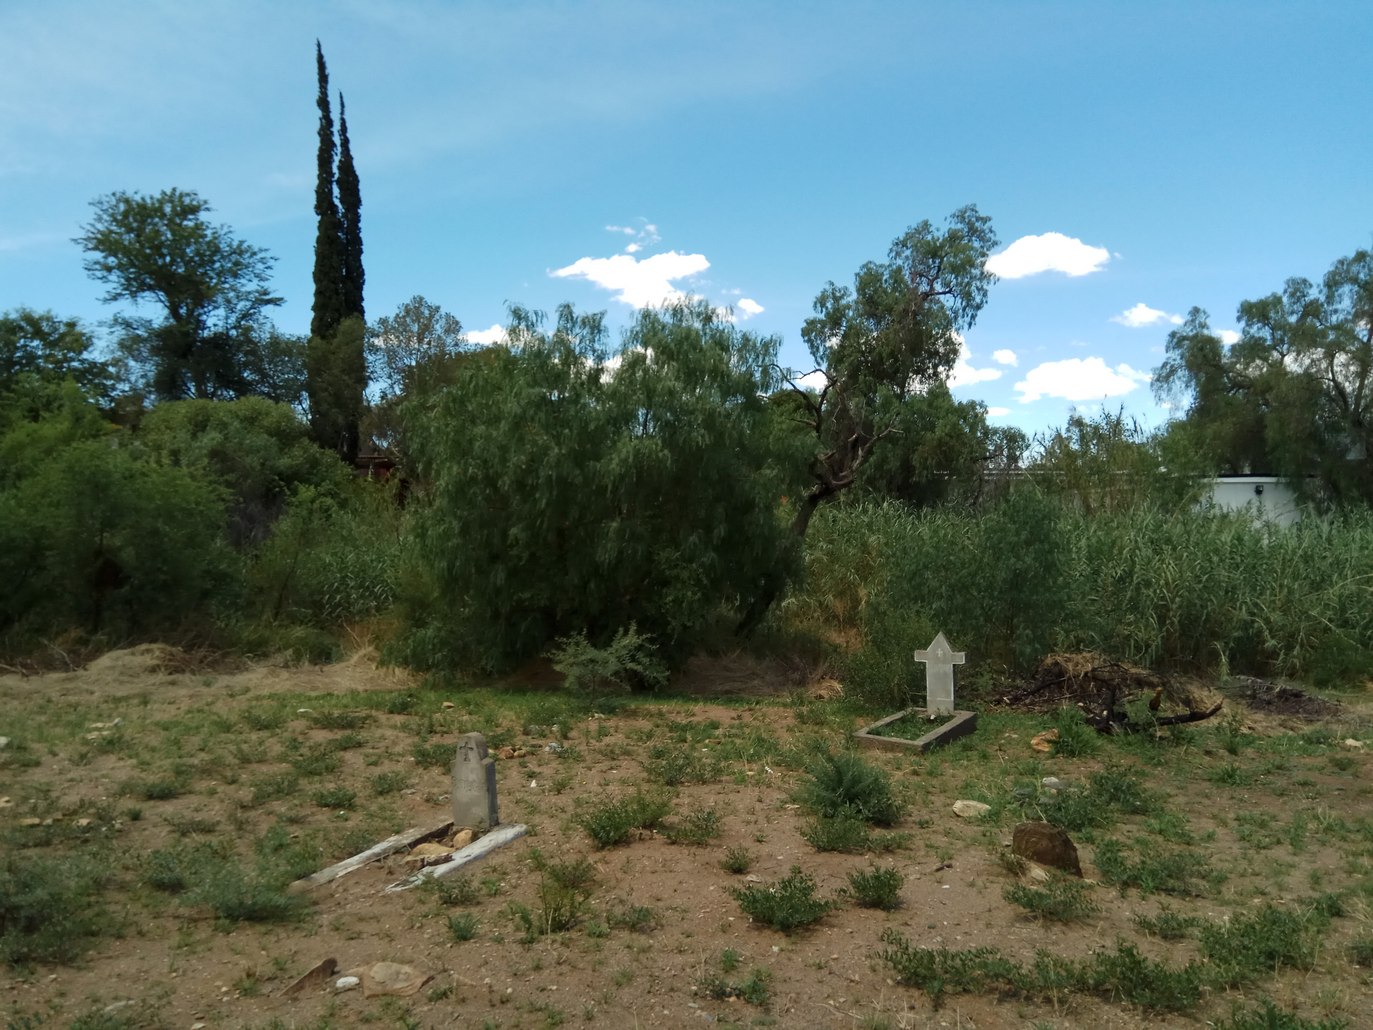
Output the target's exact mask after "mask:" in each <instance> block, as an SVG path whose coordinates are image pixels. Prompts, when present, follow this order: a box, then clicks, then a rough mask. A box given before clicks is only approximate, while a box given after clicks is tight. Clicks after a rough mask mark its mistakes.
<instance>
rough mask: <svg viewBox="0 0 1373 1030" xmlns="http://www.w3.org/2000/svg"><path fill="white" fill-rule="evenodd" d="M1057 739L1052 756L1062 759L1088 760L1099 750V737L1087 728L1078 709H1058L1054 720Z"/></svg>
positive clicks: (1084, 718) (1095, 732)
mask: <svg viewBox="0 0 1373 1030" xmlns="http://www.w3.org/2000/svg"><path fill="white" fill-rule="evenodd" d="M1054 729H1056V730H1058V739H1057V740H1055V741H1054V742H1053V744H1054V754H1056V755H1062V756H1063V757H1064V758H1089V757H1091V756H1092V755H1094V754H1096V753H1097V752H1098V751H1100V750H1101V735H1100V734H1099V733H1097V731H1096V730H1095V729H1094V728H1093V727H1091V726H1089V725H1088V724H1087V721H1086V717H1085V716H1084V715H1083V714H1082V711H1081V709H1078V708H1060V709H1059V710H1058V715H1057V716H1055V718H1054Z"/></svg>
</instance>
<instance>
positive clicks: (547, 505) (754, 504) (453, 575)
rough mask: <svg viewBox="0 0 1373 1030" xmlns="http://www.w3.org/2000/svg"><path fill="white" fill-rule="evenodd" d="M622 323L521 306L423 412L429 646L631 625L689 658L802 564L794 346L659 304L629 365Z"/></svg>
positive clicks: (513, 644) (436, 652)
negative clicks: (787, 449) (784, 506)
mask: <svg viewBox="0 0 1373 1030" xmlns="http://www.w3.org/2000/svg"><path fill="white" fill-rule="evenodd" d="M603 336H604V331H603V328H602V324H601V320H600V318H599V317H595V316H593V317H586V316H580V317H579V316H576V315H574V314H573V313H572V312H571V310H570V309H564V310H563V311H562V312H561V313H560V316H559V320H558V324H557V326H556V328H555V329H554V330H553V331H552V332H551V333H545V332H544V331H543V330H542V329H540V328H539V327H538V325H537V324H536V322H535V321H533V320H531V319H529V318H527V317H519V318H517V319H516V324H515V326H514V327H513V328H512V330H511V345H510V346H509V347H503V348H496V349H493V350H491V351H488V352H483V353H482V354H480V355H477V356H475V357H474V359H473V360H472V362H471V363H470V367H468V368H466V369H465V371H464V374H463V375H462V376H461V377H460V378H459V379H458V380H457V381H456V382H455V383H454V384H453V385H452V386H450V387H448V388H447V389H446V390H445V391H444V392H443V393H442V395H441V396H440V397H439V398H438V399H437V401H436V402H435V403H434V404H433V406H432V409H429V410H426V411H424V412H422V413H421V414H420V415H418V416H416V417H414V418H410V417H409V415H407V419H408V424H409V425H410V426H412V427H413V430H414V432H413V434H412V442H413V444H414V454H415V456H416V458H417V464H418V473H419V476H420V478H421V479H422V480H424V481H426V482H427V484H428V489H427V493H426V496H427V498H428V503H427V504H425V505H423V506H421V508H420V511H419V520H418V541H419V545H420V556H421V567H422V568H424V569H425V570H427V571H428V574H429V575H428V579H429V584H428V587H427V588H426V587H425V584H424V583H423V582H420V583H418V584H415V586H416V588H417V590H416V596H414V597H408V596H407V601H408V603H407V610H408V611H409V613H410V621H411V624H412V626H413V627H414V630H415V632H413V633H412V635H411V637H410V640H409V644H408V646H407V647H406V648H405V649H404V656H405V657H406V658H407V659H408V660H409V661H410V662H412V663H414V664H419V665H428V666H455V665H467V666H481V667H486V668H500V667H504V666H508V665H509V664H511V663H513V662H516V661H518V660H520V659H523V658H528V657H532V656H534V655H537V654H539V653H541V652H542V651H544V650H545V649H546V648H547V647H548V646H549V645H550V644H551V643H552V642H553V641H554V640H556V639H558V638H560V637H567V636H568V635H570V634H574V633H578V632H582V633H584V634H585V637H586V639H587V640H588V641H589V642H590V644H591V645H593V646H596V647H605V646H606V645H607V644H609V643H610V642H611V641H612V639H613V638H614V636H615V634H616V633H619V632H622V631H623V630H624V629H625V627H628V626H629V625H631V623H633V624H636V625H637V626H638V629H639V630H640V631H641V632H642V633H643V634H644V635H646V636H651V637H652V638H653V640H654V641H655V643H656V644H657V646H658V647H659V649H660V653H661V654H662V655H663V657H664V658H665V659H666V660H668V661H669V662H670V661H672V660H675V659H680V658H681V657H683V656H684V655H685V654H686V653H688V652H689V651H690V649H691V648H692V647H693V646H694V645H695V644H696V643H697V642H699V641H700V640H701V639H702V637H703V635H704V633H705V632H706V631H707V630H708V628H709V627H710V625H711V624H712V622H713V621H714V620H715V618H716V616H717V615H718V614H719V613H721V611H722V610H723V611H733V612H739V611H742V610H744V609H746V608H747V607H748V604H749V602H750V601H751V600H752V599H753V598H754V597H756V596H758V594H759V591H761V590H762V589H763V586H764V581H765V580H767V578H768V577H769V576H773V575H775V574H778V573H779V570H780V569H781V567H782V566H783V565H784V564H785V556H786V555H787V554H788V553H790V552H791V548H792V545H791V542H790V538H789V537H788V535H787V533H786V531H785V529H784V527H783V526H782V524H781V520H780V518H779V517H778V505H779V503H780V499H781V497H782V496H783V495H784V494H785V493H786V492H787V488H786V481H785V477H784V475H783V472H782V469H783V468H784V464H783V463H782V462H781V461H779V460H778V455H779V454H780V453H781V448H783V447H784V446H789V445H787V444H784V443H783V442H782V439H783V438H782V437H781V435H780V434H779V433H778V432H776V431H775V423H774V416H773V414H772V412H771V411H770V409H769V408H768V405H767V403H766V400H765V399H764V395H765V394H766V392H767V390H768V388H769V387H770V385H771V383H772V378H773V375H774V373H773V371H772V368H773V360H774V357H775V343H776V342H775V341H774V340H765V339H759V338H757V337H754V336H752V335H751V334H748V333H744V332H741V331H739V330H737V329H736V328H734V327H733V326H732V325H730V324H728V323H726V322H723V321H721V320H720V319H719V318H718V317H717V316H716V315H715V314H714V313H713V312H712V311H711V309H709V308H708V307H705V306H682V307H679V308H675V309H671V310H668V311H646V312H642V313H640V315H639V317H638V319H637V321H636V322H635V323H634V324H633V325H632V326H631V327H630V328H629V329H628V330H627V331H626V335H625V339H624V343H623V347H622V349H621V351H620V353H619V355H618V356H617V357H616V358H615V359H614V361H611V360H609V359H610V355H609V354H608V352H607V351H606V349H605V346H604V341H603Z"/></svg>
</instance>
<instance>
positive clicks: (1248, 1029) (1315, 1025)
mask: <svg viewBox="0 0 1373 1030" xmlns="http://www.w3.org/2000/svg"><path fill="white" fill-rule="evenodd" d="M1213 1025H1214V1026H1215V1028H1216V1030H1347V1028H1348V1026H1349V1024H1348V1023H1347V1022H1346V1021H1345V1020H1343V1019H1322V1020H1320V1021H1319V1022H1313V1021H1312V1020H1309V1019H1303V1018H1302V1017H1301V1016H1298V1015H1295V1014H1293V1013H1291V1012H1287V1011H1285V1010H1283V1009H1280V1008H1278V1007H1277V1006H1276V1005H1274V1004H1273V1002H1272V1001H1271V1000H1270V999H1264V1002H1263V1004H1262V1005H1260V1006H1259V1007H1258V1008H1256V1009H1250V1010H1249V1011H1247V1012H1246V1011H1242V1010H1241V1009H1240V1007H1239V1005H1238V1004H1236V1005H1235V1006H1234V1008H1233V1009H1232V1011H1231V1013H1230V1018H1229V1019H1222V1020H1220V1021H1219V1022H1217V1023H1215V1024H1213Z"/></svg>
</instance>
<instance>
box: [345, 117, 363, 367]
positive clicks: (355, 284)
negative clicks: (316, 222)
mask: <svg viewBox="0 0 1373 1030" xmlns="http://www.w3.org/2000/svg"><path fill="white" fill-rule="evenodd" d="M338 202H339V209H340V212H339V213H340V215H341V216H342V220H343V269H342V271H343V276H342V286H343V315H344V317H345V318H347V317H350V316H352V315H356V316H358V317H359V318H363V319H365V318H366V315H365V314H364V312H363V308H362V283H363V278H364V274H363V270H362V193H361V191H360V189H359V187H358V173H357V169H356V168H354V167H353V151H352V149H351V148H350V147H349V146H348V115H347V113H346V111H345V108H344V106H343V94H342V93H340V94H339V95H338ZM363 385H364V386H365V385H366V384H363Z"/></svg>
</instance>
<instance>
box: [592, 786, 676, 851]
mask: <svg viewBox="0 0 1373 1030" xmlns="http://www.w3.org/2000/svg"><path fill="white" fill-rule="evenodd" d="M671 808H672V799H671V798H669V797H665V796H663V795H658V794H645V793H644V792H642V791H638V792H636V793H634V794H631V795H630V796H629V797H624V798H616V799H610V798H604V799H601V800H600V801H597V802H593V803H592V804H591V805H589V806H588V807H587V808H585V809H583V810H582V811H581V812H579V813H578V814H577V816H576V817H575V819H574V820H573V821H574V822H575V823H576V824H577V825H578V826H580V827H581V828H582V829H584V830H585V831H586V832H587V834H588V835H589V836H590V837H591V839H592V841H594V842H595V844H596V846H597V847H598V848H611V847H614V846H615V845H616V844H623V843H624V842H625V841H626V840H628V839H629V835H630V834H631V833H633V832H634V831H635V830H649V829H653V828H654V827H655V826H657V825H658V824H659V823H660V822H662V821H663V819H664V817H666V815H667V813H668V812H669V811H670V810H671Z"/></svg>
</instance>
